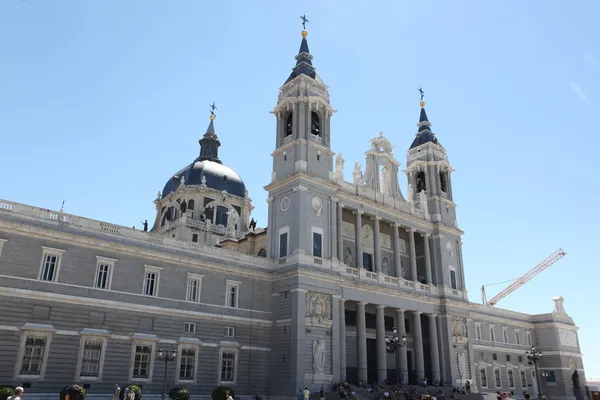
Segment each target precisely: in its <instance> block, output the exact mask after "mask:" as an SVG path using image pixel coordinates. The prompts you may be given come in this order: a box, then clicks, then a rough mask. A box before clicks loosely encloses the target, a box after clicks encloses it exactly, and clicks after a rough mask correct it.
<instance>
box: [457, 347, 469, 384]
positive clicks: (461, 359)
mask: <svg viewBox="0 0 600 400" xmlns="http://www.w3.org/2000/svg"><path fill="white" fill-rule="evenodd" d="M456 358H457V361H458V374H459V375H460V376H461V377H463V378H464V377H465V376H466V375H465V372H467V359H466V357H465V353H458V354H457V355H456Z"/></svg>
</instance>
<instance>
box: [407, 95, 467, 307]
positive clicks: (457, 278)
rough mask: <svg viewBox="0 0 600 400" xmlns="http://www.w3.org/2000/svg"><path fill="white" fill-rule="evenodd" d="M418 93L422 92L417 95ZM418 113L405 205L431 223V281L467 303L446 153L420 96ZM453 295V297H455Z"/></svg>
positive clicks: (460, 233)
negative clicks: (420, 212) (421, 212)
mask: <svg viewBox="0 0 600 400" xmlns="http://www.w3.org/2000/svg"><path fill="white" fill-rule="evenodd" d="M421 92H422V91H421ZM420 106H421V112H420V115H419V122H418V123H417V127H418V130H417V133H416V135H415V138H414V140H413V142H412V144H411V146H410V148H409V149H408V155H407V161H406V165H407V168H406V171H405V172H406V175H407V177H408V195H407V197H408V198H407V201H408V202H409V203H411V207H416V208H420V209H421V210H423V212H424V214H425V219H426V220H427V221H431V222H433V223H434V226H435V231H436V233H435V234H434V235H433V239H432V246H431V247H432V264H433V265H434V266H435V268H434V269H435V277H434V280H435V282H436V284H437V285H439V286H443V287H444V290H445V291H449V292H450V293H452V295H453V296H456V295H457V294H459V292H462V295H463V298H464V299H465V300H466V299H467V294H466V287H465V278H464V268H463V259H462V241H461V235H462V232H461V231H460V230H459V229H458V222H457V220H456V204H455V203H454V201H453V195H452V179H451V174H452V172H453V171H454V170H453V169H452V167H451V166H450V162H449V161H448V155H447V153H446V149H445V148H444V147H443V146H442V144H441V143H440V141H439V140H438V138H437V136H436V135H435V133H434V132H433V131H432V130H431V122H429V118H428V117H427V112H426V111H425V102H424V101H423V93H421V102H420ZM455 292H456V293H455Z"/></svg>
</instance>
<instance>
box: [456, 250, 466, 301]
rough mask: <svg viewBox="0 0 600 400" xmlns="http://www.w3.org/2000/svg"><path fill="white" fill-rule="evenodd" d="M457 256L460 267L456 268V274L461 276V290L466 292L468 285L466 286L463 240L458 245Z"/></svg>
mask: <svg viewBox="0 0 600 400" xmlns="http://www.w3.org/2000/svg"><path fill="white" fill-rule="evenodd" d="M456 254H457V256H456V257H457V259H458V263H457V264H458V265H457V266H456V273H458V274H460V275H459V278H460V288H459V289H460V290H463V291H464V290H465V289H466V285H465V268H464V264H463V254H462V240H459V241H458V242H457V243H456Z"/></svg>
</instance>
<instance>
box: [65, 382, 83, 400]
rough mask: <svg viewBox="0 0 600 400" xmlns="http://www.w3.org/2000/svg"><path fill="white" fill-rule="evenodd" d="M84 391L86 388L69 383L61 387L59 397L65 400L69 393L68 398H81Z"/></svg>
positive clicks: (78, 399)
mask: <svg viewBox="0 0 600 400" xmlns="http://www.w3.org/2000/svg"><path fill="white" fill-rule="evenodd" d="M86 393H87V392H86V390H85V389H84V388H83V387H81V386H79V385H69V386H65V387H64V388H62V390H61V391H60V394H59V397H60V400H66V398H67V394H69V395H70V396H69V397H70V400H83V399H84V398H85V395H86Z"/></svg>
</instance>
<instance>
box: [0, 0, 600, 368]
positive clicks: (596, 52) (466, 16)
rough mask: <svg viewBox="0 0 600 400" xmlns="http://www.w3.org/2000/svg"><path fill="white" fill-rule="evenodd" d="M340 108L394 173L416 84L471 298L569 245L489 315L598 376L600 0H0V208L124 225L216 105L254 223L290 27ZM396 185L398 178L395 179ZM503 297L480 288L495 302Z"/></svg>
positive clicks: (340, 122) (186, 150) (339, 118)
mask: <svg viewBox="0 0 600 400" xmlns="http://www.w3.org/2000/svg"><path fill="white" fill-rule="evenodd" d="M303 13H306V15H307V17H308V19H309V20H310V23H309V26H308V30H309V36H308V39H309V45H310V49H311V53H312V54H313V56H314V60H313V63H314V65H315V66H316V67H317V70H318V73H319V75H320V76H321V77H322V79H323V80H324V81H325V83H326V84H328V85H329V87H330V91H331V102H332V105H333V107H334V108H335V109H337V110H339V112H338V113H337V114H335V116H334V118H333V121H332V135H333V136H332V149H333V150H334V151H335V152H342V153H343V154H344V157H345V159H346V171H345V173H346V179H347V180H351V169H352V164H353V161H354V160H358V161H361V162H363V159H364V155H363V153H364V151H366V150H367V149H368V147H369V143H368V140H369V139H370V138H372V137H375V136H376V135H378V133H379V132H381V131H383V132H384V133H385V135H386V136H387V137H388V138H390V140H391V141H392V142H393V143H394V145H395V146H396V156H397V158H398V160H399V161H401V162H402V166H401V168H403V167H404V166H405V163H406V149H407V148H408V146H409V145H410V143H411V141H412V139H413V138H414V134H415V132H416V122H417V120H418V114H419V106H418V101H419V97H418V93H417V87H418V86H419V85H422V86H423V88H424V90H425V92H426V100H427V112H428V115H429V118H430V121H431V122H432V123H433V126H432V129H433V130H434V132H436V134H437V135H438V138H439V140H440V142H441V143H442V145H444V147H445V148H446V149H447V150H448V155H449V158H450V162H451V164H452V166H453V167H454V168H455V169H456V172H455V173H454V174H453V190H454V198H455V200H456V203H457V204H458V208H457V213H458V217H459V224H460V227H461V228H462V229H463V230H464V231H465V232H466V233H465V235H464V238H463V240H464V249H463V252H464V259H465V268H466V274H467V284H468V289H469V295H470V299H471V300H472V301H480V287H481V285H482V284H489V283H495V282H500V281H505V280H508V279H513V278H517V277H518V276H520V275H522V274H524V273H525V272H527V271H528V270H529V269H531V268H533V267H534V266H535V265H536V264H537V263H538V262H540V261H541V260H543V259H544V258H545V257H546V256H548V255H550V254H551V253H552V252H553V251H554V250H556V249H557V248H559V247H562V248H563V249H564V250H565V251H566V252H567V253H568V255H567V256H566V257H565V258H564V259H563V260H561V261H560V262H559V263H557V264H555V265H554V266H552V267H551V268H550V269H548V270H546V271H545V272H543V273H542V274H541V275H539V276H537V277H536V278H534V280H532V281H531V282H530V283H528V284H527V285H526V286H524V287H522V288H520V289H519V290H518V291H516V292H514V293H513V294H512V295H511V296H510V297H507V298H506V299H504V300H502V301H501V302H500V304H499V305H500V306H502V307H505V308H508V309H514V310H520V311H524V312H529V313H545V312H550V311H552V308H553V302H552V297H553V296H558V295H562V296H564V297H565V308H566V310H567V312H569V313H570V315H571V316H572V317H573V318H574V319H575V321H576V323H577V324H578V325H579V326H580V331H579V338H580V343H581V347H582V351H583V353H584V363H585V367H586V369H587V375H588V376H600V348H599V347H598V345H597V344H595V340H594V336H595V333H596V331H597V330H598V329H599V328H600V326H599V323H598V318H597V312H596V311H597V308H596V306H595V305H594V304H597V299H596V298H595V296H591V294H594V293H597V280H598V273H597V270H596V268H597V267H598V261H597V260H598V253H597V252H596V250H597V249H596V246H597V245H598V239H600V235H599V234H598V233H597V229H596V228H595V227H597V226H598V224H599V223H600V218H599V217H598V212H597V211H596V206H595V205H594V204H596V203H597V200H596V198H597V196H598V195H599V194H600V189H599V187H600V184H599V183H598V172H600V171H599V168H598V163H597V160H596V159H595V158H596V157H597V156H595V155H594V154H595V153H594V151H595V150H596V149H597V147H598V146H599V145H600V140H599V139H598V132H599V131H600V122H599V118H598V117H599V116H600V113H599V111H600V110H599V107H598V104H599V102H600V98H599V94H600V79H599V75H600V45H599V44H598V43H599V42H598V40H597V39H598V37H600V25H598V24H597V16H598V15H600V2H597V1H594V0H588V1H572V2H562V1H549V0H545V1H544V0H530V1H526V2H525V1H517V0H508V1H503V2H487V1H485V2H484V1H475V0H473V1H458V2H447V1H413V2H398V1H388V2H362V1H348V0H345V1H341V0H326V1H324V0H321V1H304V2H282V1H269V2H267V1H257V0H254V1H251V2H250V1H221V2H217V1H215V2H208V1H199V0H198V1H194V0H178V1H165V0H163V1H158V0H129V1H120V0H103V1H81V0H71V1H68V0H55V1H47V0H3V1H1V2H0V135H1V138H2V141H1V145H0V149H1V150H2V157H1V158H0V170H1V171H2V172H3V173H2V179H1V183H2V184H1V186H0V198H5V199H9V200H12V201H17V202H22V203H26V204H31V205H36V206H41V207H45V208H52V209H59V208H60V205H61V202H62V201H63V200H65V211H66V212H68V213H72V214H77V215H83V216H87V217H90V218H94V219H99V220H104V221H110V222H113V223H118V224H122V225H126V226H131V225H135V224H137V225H138V226H139V223H140V222H139V221H140V220H142V219H146V218H147V219H149V220H152V219H153V217H154V205H153V203H152V201H153V199H154V197H155V195H156V192H157V191H158V190H159V189H162V187H163V185H164V183H165V182H166V180H167V179H169V177H171V176H172V174H173V173H175V172H176V171H177V170H178V169H180V168H181V167H183V166H185V165H187V163H189V162H191V161H192V160H193V159H194V158H195V157H196V156H197V155H198V152H199V146H198V143H197V141H198V139H199V138H200V137H201V135H202V134H203V133H204V132H205V130H206V127H207V125H208V105H209V104H210V103H212V102H213V101H216V103H217V107H218V118H217V120H216V121H215V122H216V130H217V134H218V135H219V137H220V139H221V143H222V147H221V152H220V155H221V159H222V160H224V162H225V163H226V164H227V165H228V166H230V167H232V168H233V169H234V170H236V171H238V172H239V173H240V175H241V176H242V178H243V179H244V181H245V183H246V185H247V187H248V188H249V191H250V195H251V196H252V198H253V200H254V205H255V206H256V210H255V214H254V217H255V218H257V219H258V224H259V226H261V225H264V222H265V221H266V220H267V218H266V214H267V203H266V201H265V199H266V193H265V191H264V190H263V186H264V185H265V184H267V183H268V182H269V179H270V175H271V167H272V163H271V158H270V153H271V151H272V150H273V149H274V144H275V137H274V132H275V131H274V128H275V119H274V117H273V116H272V115H270V114H269V111H271V110H272V109H273V107H274V106H275V103H276V100H277V93H278V88H279V87H280V86H281V85H282V84H283V83H284V81H285V79H286V78H287V76H288V75H289V72H290V69H291V68H292V66H293V65H294V62H295V60H294V56H295V55H296V53H297V51H298V47H299V45H300V31H301V25H300V19H299V16H300V15H302V14H303ZM401 184H402V187H403V190H404V193H406V190H405V189H406V180H405V179H404V178H402V179H401ZM501 288H502V286H494V287H490V288H489V290H488V295H489V296H491V295H493V294H495V292H497V291H499V290H500V289H501Z"/></svg>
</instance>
